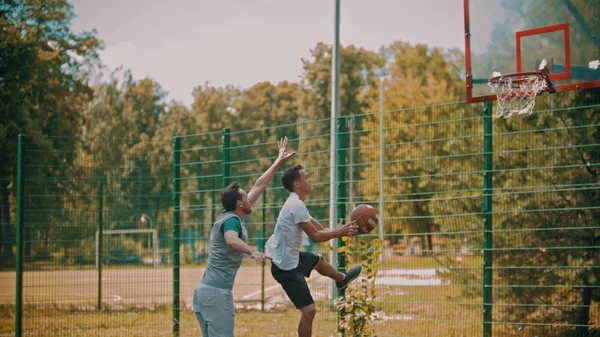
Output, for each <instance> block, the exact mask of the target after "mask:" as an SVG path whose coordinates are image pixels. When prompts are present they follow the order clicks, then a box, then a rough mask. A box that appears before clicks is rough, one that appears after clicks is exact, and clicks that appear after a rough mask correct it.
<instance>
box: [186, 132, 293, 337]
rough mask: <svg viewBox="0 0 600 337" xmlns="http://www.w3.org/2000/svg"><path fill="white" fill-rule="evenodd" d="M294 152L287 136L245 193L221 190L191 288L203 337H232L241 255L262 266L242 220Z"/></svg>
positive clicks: (232, 187)
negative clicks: (201, 266) (219, 208)
mask: <svg viewBox="0 0 600 337" xmlns="http://www.w3.org/2000/svg"><path fill="white" fill-rule="evenodd" d="M295 154H296V153H295V152H288V139H287V137H285V138H283V139H281V140H280V141H279V156H278V157H277V159H275V162H273V164H272V165H271V167H269V169H268V170H267V171H266V172H265V173H263V174H262V175H261V176H260V178H258V180H257V181H256V182H255V183H254V186H252V189H250V192H248V194H246V192H245V191H244V190H243V189H242V188H241V187H240V184H238V183H235V182H234V183H231V184H230V185H229V186H227V187H226V188H225V189H223V191H221V203H222V204H223V208H224V209H225V211H224V212H223V213H222V214H221V215H220V216H219V217H218V218H217V220H216V221H215V224H214V225H213V228H212V230H211V233H210V241H209V249H208V264H207V266H206V270H205V271H204V275H203V277H202V281H200V283H198V285H197V286H196V288H195V289H194V298H193V304H194V314H195V315H196V318H197V319H198V323H199V324H200V329H201V330H202V336H204V337H233V335H234V334H233V331H234V329H233V326H234V319H235V311H234V307H233V296H232V294H231V289H233V283H234V281H235V275H236V274H237V271H238V270H239V268H240V265H241V264H242V259H243V254H248V255H250V256H251V257H252V258H253V259H254V261H256V262H257V263H260V264H264V263H265V261H266V259H269V257H267V256H266V255H264V254H262V253H260V252H259V251H258V250H256V249H254V248H253V247H250V246H249V245H248V243H247V242H248V230H247V229H246V222H245V220H244V219H245V218H246V217H247V216H248V215H249V214H250V213H252V205H254V203H255V202H256V201H257V200H258V198H259V196H260V195H261V194H262V192H263V191H264V190H265V189H266V188H267V186H269V184H270V183H271V181H272V180H273V177H274V176H275V173H276V172H277V171H278V170H279V168H280V167H281V165H282V164H283V163H285V162H286V161H287V160H288V159H289V158H290V157H292V156H293V155H295Z"/></svg>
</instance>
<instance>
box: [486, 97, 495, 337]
mask: <svg viewBox="0 0 600 337" xmlns="http://www.w3.org/2000/svg"><path fill="white" fill-rule="evenodd" d="M492 140H493V135H492V102H485V103H484V107H483V153H484V157H483V336H484V337H492V304H493V297H492V285H493V279H492V278H493V270H492V265H493V263H492V262H493V254H492V253H493V252H492V248H493V233H492V229H493V227H492V217H493V214H492V194H493V192H494V191H493V186H492V170H493V162H492V158H493V157H492V156H493V151H494V149H493V146H492V145H493V143H492Z"/></svg>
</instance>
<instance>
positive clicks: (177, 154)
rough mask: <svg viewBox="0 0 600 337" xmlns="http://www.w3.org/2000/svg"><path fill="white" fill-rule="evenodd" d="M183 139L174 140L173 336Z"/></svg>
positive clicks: (176, 331) (176, 327) (176, 324)
mask: <svg viewBox="0 0 600 337" xmlns="http://www.w3.org/2000/svg"><path fill="white" fill-rule="evenodd" d="M180 159H181V138H179V137H175V138H174V139H173V228H172V235H173V236H172V239H171V244H172V247H171V249H172V252H171V261H172V263H173V336H175V337H178V336H179V287H180V283H179V244H180V242H179V240H180V238H179V231H180V228H179V225H180V222H179V212H180V199H181V180H180V179H179V178H180V175H181V166H180V165H179V162H180Z"/></svg>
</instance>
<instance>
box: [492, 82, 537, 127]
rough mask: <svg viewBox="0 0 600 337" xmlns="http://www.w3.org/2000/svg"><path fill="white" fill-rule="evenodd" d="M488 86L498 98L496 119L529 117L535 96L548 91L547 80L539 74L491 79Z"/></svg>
mask: <svg viewBox="0 0 600 337" xmlns="http://www.w3.org/2000/svg"><path fill="white" fill-rule="evenodd" d="M488 85H489V86H490V88H492V91H493V92H494V93H495V94H496V95H497V96H498V109H497V111H496V114H495V115H494V117H496V118H499V117H504V118H510V117H511V116H512V115H514V114H519V115H530V114H531V113H532V112H533V108H534V107H535V98H536V97H537V95H539V94H541V93H542V92H545V91H547V90H548V82H547V78H546V77H545V76H544V75H543V74H541V73H531V74H525V73H523V74H510V75H504V76H497V77H492V78H491V79H490V81H489V82H488Z"/></svg>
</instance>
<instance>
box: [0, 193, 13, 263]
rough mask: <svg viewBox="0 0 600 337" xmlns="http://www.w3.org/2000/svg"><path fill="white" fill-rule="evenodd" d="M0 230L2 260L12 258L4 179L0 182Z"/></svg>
mask: <svg viewBox="0 0 600 337" xmlns="http://www.w3.org/2000/svg"><path fill="white" fill-rule="evenodd" d="M0 232H1V233H2V238H1V240H2V242H0V244H1V245H2V246H1V247H2V250H1V251H0V254H1V255H0V257H1V259H2V260H12V259H13V258H14V256H13V251H12V247H13V228H12V224H11V223H10V204H9V202H8V188H7V187H6V183H5V182H4V181H2V182H0Z"/></svg>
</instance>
